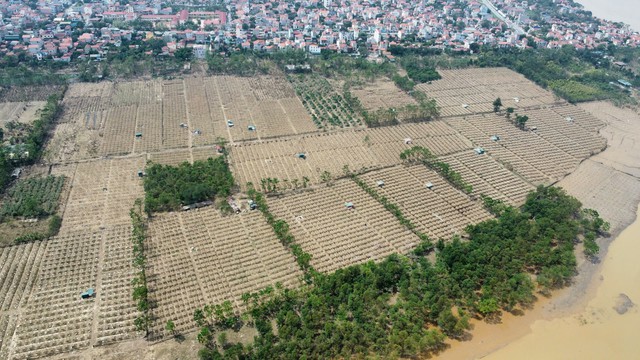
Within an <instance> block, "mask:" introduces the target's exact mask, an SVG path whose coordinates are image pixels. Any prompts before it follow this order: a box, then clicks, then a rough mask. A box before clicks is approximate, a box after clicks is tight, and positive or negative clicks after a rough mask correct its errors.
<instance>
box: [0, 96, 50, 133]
mask: <svg viewBox="0 0 640 360" xmlns="http://www.w3.org/2000/svg"><path fill="white" fill-rule="evenodd" d="M45 104H46V102H45V101H29V102H3V103H0V127H2V128H4V129H6V125H7V123H8V122H9V121H17V122H19V123H23V124H31V123H32V122H33V121H34V120H35V119H36V118H37V112H38V110H40V109H42V108H43V107H44V105H45Z"/></svg>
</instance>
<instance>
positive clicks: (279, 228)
mask: <svg viewBox="0 0 640 360" xmlns="http://www.w3.org/2000/svg"><path fill="white" fill-rule="evenodd" d="M248 185H249V191H248V195H249V197H250V198H251V199H252V200H253V201H254V202H255V204H256V206H257V207H258V210H260V212H261V213H262V215H264V217H265V219H266V220H267V224H269V226H271V229H273V232H274V233H275V234H276V237H277V238H278V240H280V243H282V245H283V246H285V247H286V248H288V249H289V250H290V251H291V253H292V254H293V256H294V257H295V259H296V262H297V263H298V266H299V267H300V269H301V270H302V271H303V272H304V274H305V280H306V281H307V282H311V280H312V277H313V276H314V275H315V274H317V271H316V270H315V269H314V268H313V266H311V254H309V253H306V252H305V251H304V250H302V247H300V245H298V244H296V243H295V238H294V237H293V234H291V232H290V231H289V229H290V226H289V224H288V223H287V222H286V221H284V220H282V219H276V217H275V216H274V215H273V214H272V213H271V211H270V210H269V206H268V205H267V201H266V199H265V197H264V195H263V194H262V193H261V192H259V191H256V190H255V188H254V187H253V184H250V183H249V184H248Z"/></svg>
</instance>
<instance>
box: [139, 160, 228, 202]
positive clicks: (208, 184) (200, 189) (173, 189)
mask: <svg viewBox="0 0 640 360" xmlns="http://www.w3.org/2000/svg"><path fill="white" fill-rule="evenodd" d="M232 187H233V175H232V174H231V171H230V170H229V164H227V160H226V157H224V156H218V157H216V158H215V159H212V158H209V159H207V160H206V161H195V162H194V163H193V165H192V164H189V163H188V162H184V163H182V164H180V165H179V166H177V167H176V166H170V165H160V164H152V165H151V166H149V167H147V169H146V176H145V178H144V191H145V201H144V204H145V210H146V211H147V212H148V213H151V212H157V211H172V210H179V209H180V207H181V206H182V205H189V204H194V203H197V202H200V201H205V200H212V199H214V198H215V197H216V196H218V197H226V196H228V195H229V194H231V188H232Z"/></svg>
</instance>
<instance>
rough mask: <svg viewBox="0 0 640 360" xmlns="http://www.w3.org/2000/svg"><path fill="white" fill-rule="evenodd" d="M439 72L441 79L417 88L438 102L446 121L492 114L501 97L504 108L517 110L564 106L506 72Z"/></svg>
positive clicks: (561, 102) (488, 69)
mask: <svg viewBox="0 0 640 360" xmlns="http://www.w3.org/2000/svg"><path fill="white" fill-rule="evenodd" d="M438 72H439V73H440V75H441V76H442V79H440V80H436V81H433V82H430V83H425V84H419V85H417V86H416V88H417V89H418V90H420V91H422V92H424V93H425V94H427V96H428V97H430V98H433V99H436V102H437V104H438V106H440V108H441V114H442V116H445V117H446V116H456V115H471V114H477V113H484V112H492V111H493V105H492V103H493V101H494V100H495V99H496V98H498V97H499V98H500V99H501V100H502V104H503V107H504V108H507V107H513V108H514V109H516V110H521V109H525V108H529V107H539V106H542V105H553V104H563V103H564V101H563V100H560V99H558V98H556V97H555V96H554V95H553V94H552V93H551V92H549V91H546V90H544V89H542V88H541V87H539V86H537V85H535V84H534V83H532V82H531V81H529V80H527V79H526V78H525V77H524V76H523V75H520V74H518V73H516V72H514V71H511V70H509V69H507V68H479V69H456V70H438ZM465 105H466V106H465Z"/></svg>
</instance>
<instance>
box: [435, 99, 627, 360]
mask: <svg viewBox="0 0 640 360" xmlns="http://www.w3.org/2000/svg"><path fill="white" fill-rule="evenodd" d="M580 107H581V108H582V109H583V110H585V111H587V112H590V113H591V114H592V115H594V116H596V117H597V118H599V119H600V120H602V121H603V123H604V124H606V126H605V127H604V128H602V129H601V131H600V134H601V135H602V136H604V137H605V138H606V139H607V142H608V146H607V149H606V150H605V151H604V152H602V153H600V154H597V155H595V156H593V157H592V158H590V159H588V160H586V161H584V162H583V163H582V164H581V165H580V166H579V167H578V169H576V170H575V171H574V172H573V173H572V174H570V175H569V176H567V177H566V178H565V179H563V180H562V181H560V182H559V183H558V184H557V186H560V187H563V188H565V189H566V190H567V192H568V193H569V194H571V195H573V196H575V197H576V198H578V199H579V200H580V201H581V202H582V203H583V205H584V206H585V207H588V208H593V209H596V210H598V211H599V212H600V214H601V215H602V216H603V218H605V219H607V220H608V221H610V222H611V225H612V231H611V236H609V237H606V238H602V239H599V245H600V247H601V251H600V254H599V256H598V259H599V261H597V262H590V261H587V260H586V259H585V258H584V256H582V250H581V248H580V247H579V248H578V249H577V253H578V271H579V272H578V275H577V276H576V277H575V278H574V279H573V284H572V286H570V287H568V288H565V289H563V290H560V291H557V292H555V293H553V295H552V297H551V298H540V299H539V301H538V302H537V303H536V304H535V306H534V308H533V309H530V310H528V311H526V312H525V313H524V314H523V315H521V316H514V315H512V314H508V313H506V314H505V315H504V316H503V317H502V322H501V323H500V324H495V325H493V324H487V323H485V322H480V321H476V322H473V327H474V328H473V330H472V331H471V340H468V341H463V342H458V341H449V345H450V349H448V350H446V351H445V352H443V353H442V354H441V355H440V356H438V359H480V358H487V359H493V358H495V359H547V358H549V359H573V358H581V359H591V358H604V356H601V355H602V354H601V351H604V350H603V348H605V347H607V346H615V347H616V348H620V349H621V350H620V352H616V353H615V354H620V356H613V358H634V357H635V356H628V354H630V353H629V352H628V351H632V349H630V347H633V345H634V344H637V342H635V341H629V340H628V337H627V335H625V336H619V332H620V331H626V332H627V333H628V334H629V336H630V335H632V334H635V330H639V329H640V318H638V313H639V312H638V310H637V309H638V308H637V307H633V308H630V309H628V311H627V312H628V314H625V315H624V316H625V317H624V318H622V317H619V318H617V317H616V316H617V315H618V314H617V312H615V310H613V309H612V306H613V305H611V302H612V301H613V302H615V301H617V300H618V297H619V295H620V293H624V294H626V295H627V296H629V299H630V300H631V301H632V302H634V303H638V304H640V294H639V293H637V292H635V291H633V289H632V288H634V286H635V288H639V289H640V287H639V286H638V285H639V284H640V270H638V269H637V268H636V267H637V266H638V265H636V263H638V262H637V260H635V258H634V256H635V254H637V253H638V250H640V241H634V240H635V239H637V238H640V221H639V220H638V219H637V217H638V204H639V203H640V180H639V179H638V177H639V175H640V158H639V157H638V155H637V154H639V153H640V152H639V151H640V148H639V147H640V115H639V114H638V113H637V112H636V111H634V110H630V109H620V108H616V107H614V106H613V105H611V104H609V103H605V102H594V103H586V104H581V105H580ZM636 144H638V145H636ZM610 246H611V248H609V247H610ZM616 266H617V267H616ZM612 267H613V268H614V270H609V269H610V268H612ZM625 272H626V273H627V274H628V276H629V277H625V276H623V275H621V273H625ZM607 273H610V275H607ZM634 274H635V275H634ZM607 279H608V280H607ZM605 281H607V283H606V285H605ZM615 285H625V286H626V287H627V288H628V289H622V290H620V289H616V288H615ZM623 290H624V291H623ZM612 299H613V300H612ZM614 312H615V314H614ZM633 314H636V315H633ZM614 315H616V316H614ZM618 327H619V328H620V330H616V328H618ZM619 339H622V340H619ZM619 341H626V344H627V347H620V344H618V342H619ZM565 343H567V344H569V343H570V345H567V346H565ZM596 343H597V344H596ZM589 346H600V347H598V348H593V349H592V350H591V351H592V352H591V353H590V352H585V351H586V350H585V351H583V350H582V349H588V348H589ZM574 350H575V351H574ZM637 350H640V345H636V346H635V349H634V350H633V352H634V353H635V352H637Z"/></svg>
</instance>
